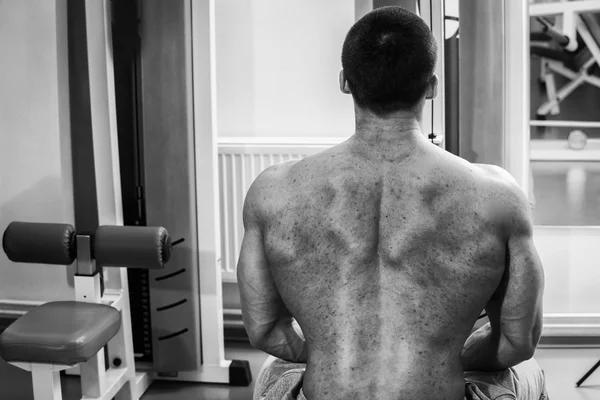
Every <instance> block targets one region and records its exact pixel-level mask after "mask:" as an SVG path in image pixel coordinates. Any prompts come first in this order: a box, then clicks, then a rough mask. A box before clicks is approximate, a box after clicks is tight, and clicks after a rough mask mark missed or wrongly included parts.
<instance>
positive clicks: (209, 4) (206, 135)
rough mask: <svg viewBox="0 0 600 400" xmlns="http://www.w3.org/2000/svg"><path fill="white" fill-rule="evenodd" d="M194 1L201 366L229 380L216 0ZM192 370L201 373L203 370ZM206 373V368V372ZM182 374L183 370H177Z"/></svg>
mask: <svg viewBox="0 0 600 400" xmlns="http://www.w3.org/2000/svg"><path fill="white" fill-rule="evenodd" d="M190 5H191V25H192V26H191V28H192V38H193V40H192V68H193V74H194V80H193V85H194V86H193V96H194V135H195V138H196V140H195V143H196V148H195V156H196V160H195V161H196V163H195V164H196V165H195V167H196V171H195V172H196V187H198V188H199V187H202V188H203V195H202V196H200V197H198V199H197V201H196V204H197V216H198V221H197V223H198V226H201V227H202V229H200V230H199V231H198V251H199V262H200V268H201V271H202V273H201V274H200V275H201V276H199V282H198V284H199V287H200V315H201V316H202V322H201V332H202V349H201V353H200V354H199V356H201V357H202V366H201V368H200V371H204V370H210V371H211V372H214V371H216V373H211V374H210V376H211V378H210V379H212V378H214V379H215V380H214V381H213V382H222V383H228V382H229V365H230V364H231V362H230V361H226V360H225V350H224V347H225V344H224V339H223V296H222V293H221V290H222V289H221V288H222V286H221V284H222V282H221V263H220V259H221V256H220V249H221V244H220V240H219V239H220V236H219V230H220V228H219V212H218V211H219V201H218V193H219V189H218V182H219V178H218V165H217V153H218V152H217V137H216V135H217V116H216V75H215V71H216V51H215V31H214V29H215V9H214V8H215V1H214V0H209V1H198V2H196V1H194V2H190ZM200 371H195V372H192V375H194V377H196V378H198V375H201V374H202V372H200ZM205 375H206V374H205ZM178 376H179V377H181V376H182V373H180V374H178Z"/></svg>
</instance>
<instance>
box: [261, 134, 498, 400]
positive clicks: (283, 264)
mask: <svg viewBox="0 0 600 400" xmlns="http://www.w3.org/2000/svg"><path fill="white" fill-rule="evenodd" d="M274 173H275V174H276V175H277V176H278V179H277V180H276V181H274V183H273V185H272V186H271V187H270V188H269V189H268V190H267V192H270V193H264V195H265V196H264V198H263V199H262V201H263V202H264V210H265V213H266V215H267V218H266V223H265V225H264V228H263V229H264V232H263V234H264V249H265V252H266V256H267V259H268V262H269V268H270V270H271V274H272V277H273V280H274V281H275V284H276V286H277V289H278V291H279V293H280V294H281V296H282V298H283V301H284V302H285V304H286V306H287V308H288V309H289V311H290V312H291V313H292V315H293V316H294V317H295V318H296V320H297V321H298V323H299V325H300V327H301V328H302V331H303V333H304V335H305V337H306V341H307V344H308V363H307V369H306V374H305V378H304V382H303V391H304V393H305V395H306V396H307V398H308V399H309V400H318V399H338V398H339V399H377V400H386V399H390V400H392V399H393V400H398V399H413V400H418V399H441V398H443V399H450V400H454V399H456V400H458V399H463V397H464V384H465V383H464V379H463V369H462V365H461V360H460V354H461V350H462V347H463V344H464V342H465V340H466V339H467V337H468V335H469V333H470V332H471V328H472V327H473V325H474V323H475V321H476V320H477V317H478V315H479V314H480V312H481V311H482V309H483V308H484V307H485V305H486V303H487V302H488V300H489V299H490V297H491V295H492V294H493V293H494V291H495V289H496V288H497V287H498V284H499V283H500V281H501V279H502V275H503V272H504V268H505V257H506V254H505V252H506V250H505V249H506V242H505V241H506V237H505V234H504V231H505V229H504V226H503V222H502V220H503V217H502V212H501V211H499V209H501V208H502V192H501V191H502V186H501V185H499V184H497V183H496V180H497V178H496V177H495V176H494V174H493V173H491V172H490V171H488V170H487V169H486V168H482V167H479V166H476V165H473V164H470V163H468V162H466V161H463V160H461V159H459V158H457V157H454V156H452V155H451V154H449V153H446V152H445V151H443V150H441V149H438V148H437V147H435V146H433V145H430V144H429V143H426V142H425V141H422V142H418V143H417V144H416V146H415V148H414V149H413V150H412V151H411V153H410V154H409V155H407V156H405V157H393V156H390V157H387V158H386V157H375V156H372V155H371V154H370V153H369V152H368V151H367V152H365V151H362V150H361V146H360V145H359V143H358V142H357V140H356V138H354V137H353V138H351V139H350V140H348V141H346V142H345V143H343V144H341V145H339V146H336V147H334V148H332V149H330V150H328V151H326V152H324V153H320V154H318V155H315V156H311V157H308V158H306V159H304V160H302V161H298V162H290V163H285V164H282V165H280V166H278V167H277V169H276V171H275V172H274Z"/></svg>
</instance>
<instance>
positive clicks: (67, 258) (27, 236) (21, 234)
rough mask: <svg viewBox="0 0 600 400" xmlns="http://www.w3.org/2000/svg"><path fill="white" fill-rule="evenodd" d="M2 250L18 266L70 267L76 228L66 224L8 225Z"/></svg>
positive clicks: (74, 254)
mask: <svg viewBox="0 0 600 400" xmlns="http://www.w3.org/2000/svg"><path fill="white" fill-rule="evenodd" d="M2 248H3V249H4V252H5V253H6V256H7V257H8V259H9V260H11V261H14V262H20V263H32V264H54V265H70V264H72V263H73V261H74V260H75V258H76V254H77V249H76V247H75V228H74V227H73V226H72V225H69V224H45V223H33V222H11V223H10V225H8V227H7V228H6V230H5V231H4V235H3V237H2Z"/></svg>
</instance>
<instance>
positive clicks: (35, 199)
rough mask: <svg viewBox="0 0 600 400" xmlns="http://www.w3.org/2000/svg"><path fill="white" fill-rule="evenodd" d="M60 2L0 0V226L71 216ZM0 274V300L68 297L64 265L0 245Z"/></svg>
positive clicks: (63, 26)
mask: <svg viewBox="0 0 600 400" xmlns="http://www.w3.org/2000/svg"><path fill="white" fill-rule="evenodd" d="M64 7H65V2H64V1H61V0H56V1H55V0H28V1H7V0H0V49H2V57H0V71H2V74H0V171H2V172H0V188H2V190H0V232H4V230H5V229H6V227H7V225H8V224H9V223H10V222H11V221H13V220H20V221H30V222H66V223H73V221H74V216H73V211H72V210H73V199H72V188H71V166H70V152H71V150H70V143H69V115H68V107H67V106H68V86H67V75H66V73H67V69H66V62H67V59H66V24H65V20H66V14H64V10H65V8H64ZM0 276H1V277H2V278H1V279H0V300H3V299H11V300H41V299H45V300H56V299H62V298H70V297H72V296H73V291H72V290H71V289H70V283H69V279H67V269H66V268H65V267H61V266H42V265H26V264H14V263H12V262H10V261H9V260H8V259H7V258H6V255H5V254H4V252H0Z"/></svg>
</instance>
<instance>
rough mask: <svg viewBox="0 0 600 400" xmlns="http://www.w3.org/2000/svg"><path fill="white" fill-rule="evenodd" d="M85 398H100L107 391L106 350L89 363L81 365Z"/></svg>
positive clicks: (82, 388)
mask: <svg viewBox="0 0 600 400" xmlns="http://www.w3.org/2000/svg"><path fill="white" fill-rule="evenodd" d="M79 367H80V371H81V394H82V396H83V398H88V397H89V398H98V397H100V396H102V394H103V393H104V392H105V391H106V363H105V362H104V349H101V350H100V351H99V352H98V354H96V355H95V356H94V357H92V358H91V359H89V360H88V361H86V362H84V363H81V364H79Z"/></svg>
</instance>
